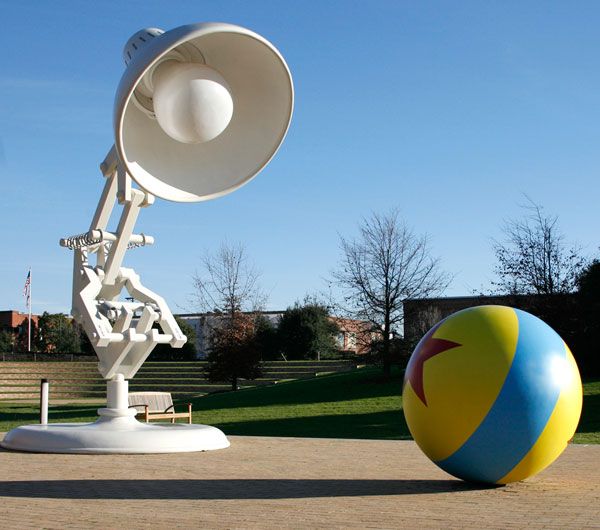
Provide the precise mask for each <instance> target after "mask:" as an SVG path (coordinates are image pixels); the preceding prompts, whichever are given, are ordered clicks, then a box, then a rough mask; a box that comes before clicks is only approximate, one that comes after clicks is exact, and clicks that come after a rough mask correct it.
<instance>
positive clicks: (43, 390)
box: [40, 379, 50, 425]
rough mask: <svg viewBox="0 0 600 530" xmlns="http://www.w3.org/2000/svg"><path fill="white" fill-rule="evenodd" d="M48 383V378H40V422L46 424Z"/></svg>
mask: <svg viewBox="0 0 600 530" xmlns="http://www.w3.org/2000/svg"><path fill="white" fill-rule="evenodd" d="M49 387H50V384H49V383H48V379H42V381H41V385H40V423H41V424H42V425H47V424H48V394H49Z"/></svg>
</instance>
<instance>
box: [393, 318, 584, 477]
mask: <svg viewBox="0 0 600 530" xmlns="http://www.w3.org/2000/svg"><path fill="white" fill-rule="evenodd" d="M402 396H403V407H404V415H405V417H406V422H407V424H408V428H409V429H410V432H411V434H412V435H413V438H414V439H415V441H416V442H417V444H418V445H419V447H420V448H421V449H422V450H423V452H424V453H425V454H426V455H427V456H428V457H429V458H430V459H431V460H432V461H433V462H434V463H436V464H437V465H438V466H439V467H441V468H442V469H443V470H444V471H446V472H448V473H450V474H452V475H454V476H456V477H459V478H461V479H464V480H469V481H474V482H486V483H494V484H506V483H509V482H515V481H518V480H523V479H525V478H527V477H530V476H532V475H534V474H536V473H539V472H540V471H541V470H542V469H544V468H545V467H546V466H548V465H550V464H551V463H552V462H553V461H554V460H555V459H556V458H557V457H558V456H559V455H560V454H561V453H562V451H563V450H564V449H565V447H566V446H567V443H568V442H569V440H570V439H571V438H572V437H573V434H574V433H575V429H576V428H577V423H578V422H579V416H580V415H581V404H582V388H581V378H580V376H579V370H578V369H577V365H576V363H575V359H573V355H572V354H571V352H570V350H569V348H568V347H567V345H566V344H565V343H564V341H563V340H562V339H561V338H560V337H559V336H558V334H557V333H556V332H555V331H554V330H553V329H552V328H550V326H548V325H547V324H545V323H544V322H543V321H541V320H540V319H539V318H537V317H534V316H533V315H530V314H529V313H526V312H525V311H520V310H519V309H513V308H510V307H504V306H480V307H473V308H470V309H465V310H463V311H459V312H458V313H454V314H453V315H451V316H449V317H448V318H446V319H444V320H442V321H441V322H440V323H438V324H437V325H435V326H434V327H433V328H432V329H430V330H429V332H428V333H427V334H426V335H425V336H424V337H423V338H422V339H421V341H420V342H419V344H418V345H417V347H416V348H415V351H414V352H413V354H412V356H411V358H410V361H409V363H408V366H407V368H406V373H405V377H404V389H403V393H402Z"/></svg>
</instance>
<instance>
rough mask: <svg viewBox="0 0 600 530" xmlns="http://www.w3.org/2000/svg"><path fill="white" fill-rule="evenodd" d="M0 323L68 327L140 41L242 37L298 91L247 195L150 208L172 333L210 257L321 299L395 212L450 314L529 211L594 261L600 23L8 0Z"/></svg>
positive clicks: (500, 14)
mask: <svg viewBox="0 0 600 530" xmlns="http://www.w3.org/2000/svg"><path fill="white" fill-rule="evenodd" d="M0 18H1V19H2V21H3V31H2V33H1V34H0V44H1V47H2V50H3V54H2V57H1V59H0V61H1V62H0V65H1V68H0V179H1V183H2V192H1V193H0V212H1V213H0V241H1V242H2V247H1V248H2V250H1V251H0V309H9V308H14V309H19V310H25V304H24V299H23V297H22V287H23V283H24V281H25V276H26V273H27V269H28V267H29V266H30V265H31V266H32V267H33V310H34V312H41V311H44V310H47V311H51V312H55V311H63V312H68V311H69V309H70V297H71V275H72V260H71V255H70V252H69V251H67V250H66V249H63V248H61V247H59V246H58V240H59V239H60V238H61V237H65V236H67V235H71V234H75V233H79V232H82V231H85V230H86V229H87V227H88V225H89V222H90V219H91V216H92V214H93V212H94V209H95V207H96V204H97V201H98V198H99V195H100V191H101V189H102V178H101V176H100V173H99V171H98V164H99V163H100V162H101V161H102V159H103V158H104V155H105V154H106V152H107V151H108V149H109V148H110V146H111V145H112V143H113V139H112V127H111V120H112V103H113V95H114V91H115V88H116V86H117V84H118V81H119V79H120V77H121V75H122V73H123V70H124V64H123V61H122V58H121V50H122V47H123V45H124V43H125V41H126V40H127V38H128V37H129V36H130V35H131V34H132V33H134V32H135V31H137V30H138V29H141V28H143V27H148V26H156V27H161V28H163V29H171V28H173V27H176V26H179V25H182V24H187V23H191V22H202V21H224V22H231V23H234V24H239V25H242V26H246V27H249V28H250V29H252V30H254V31H256V32H258V33H260V34H262V35H264V36H265V37H266V38H267V39H269V40H270V41H271V42H273V43H274V44H275V46H277V47H278V48H279V50H280V51H281V52H282V54H283V55H284V57H285V58H286V60H287V62H288V65H289V66H290V69H291V71H292V75H293V77H294V83H295V88H296V108H295V114H294V119H293V122H292V125H291V128H290V131H289V133H288V136H287V139H286V141H285V143H284V145H283V146H282V148H281V149H280V151H279V153H278V155H277V156H276V158H275V159H274V160H273V161H272V162H271V164H270V165H269V166H268V167H267V168H266V169H265V170H264V171H263V172H262V173H261V174H260V175H259V176H258V177H257V178H256V179H254V180H253V181H251V182H250V183H249V184H248V185H247V186H244V187H243V188H241V189H240V190H238V191H236V192H235V193H233V194H230V195H228V196H226V197H224V198H220V199H217V200H214V201H210V202H206V203H196V204H193V203H192V204H182V203H170V202H167V201H162V200H157V202H156V203H155V204H154V206H152V208H149V209H147V210H144V211H143V212H142V215H141V216H140V219H139V221H138V225H137V231H141V232H144V233H147V234H151V235H153V236H154V237H155V238H156V244H155V245H154V246H153V247H147V248H143V249H139V250H135V251H132V252H130V253H128V256H127V258H126V265H127V266H132V267H134V268H135V269H136V270H137V272H138V273H139V274H140V275H141V278H142V281H143V282H144V283H145V284H146V285H148V287H150V288H152V289H153V290H155V291H157V292H158V293H160V294H161V295H163V296H164V297H165V298H166V299H167V300H168V301H169V302H170V304H171V307H172V309H173V310H174V311H175V312H180V311H184V310H186V311H187V310H193V309H194V308H193V307H191V306H190V305H189V303H188V300H189V294H190V293H191V291H192V282H191V276H192V274H193V273H194V270H195V269H196V268H198V267H199V265H200V257H201V256H202V254H203V253H204V252H205V251H206V250H208V251H210V250H214V249H216V248H217V247H218V246H219V244H220V242H221V241H223V240H225V239H228V240H230V241H241V242H243V243H244V244H245V245H246V247H247V250H248V253H249V255H250V256H251V257H252V259H253V260H254V262H255V263H256V265H257V267H258V268H259V269H261V270H262V273H263V274H262V285H263V287H264V288H265V289H266V290H267V291H268V292H270V293H271V296H270V303H269V307H270V308H272V309H279V308H284V307H286V306H287V305H290V304H292V303H293V302H294V301H295V300H297V299H301V298H303V297H304V295H305V294H306V293H309V292H315V291H318V290H320V289H322V288H324V282H323V278H324V277H326V276H327V275H328V273H329V272H330V271H331V269H332V268H333V267H335V265H336V262H337V260H338V258H339V247H338V240H339V236H338V234H343V235H346V236H351V235H352V234H353V233H355V230H356V225H357V223H358V221H359V220H360V218H361V217H362V216H365V215H368V214H369V212H371V211H379V212H382V211H386V210H389V209H390V208H395V207H397V208H399V210H400V212H401V214H402V216H403V217H404V219H405V220H406V222H407V223H408V224H409V225H410V226H412V227H413V228H414V229H415V230H416V231H417V232H419V233H427V234H429V236H430V239H431V247H432V250H433V252H434V254H436V255H438V256H440V258H441V261H442V265H443V268H444V269H445V270H447V271H448V272H450V273H452V274H454V275H455V279H454V282H453V284H452V285H451V287H450V288H449V289H448V291H447V294H449V295H466V294H470V293H471V292H472V291H473V290H474V289H481V288H483V289H485V288H487V287H489V282H490V280H491V279H492V277H493V275H492V269H493V265H494V256H493V253H492V251H491V238H493V237H496V238H498V237H500V236H501V233H500V226H501V224H502V220H503V219H507V218H512V217H515V216H518V215H520V214H521V212H520V210H519V207H518V204H519V203H522V202H523V194H528V195H529V196H531V197H532V198H533V199H534V200H535V201H537V202H538V203H540V204H542V205H543V206H544V207H545V209H546V210H547V211H548V212H550V213H556V214H558V215H559V217H560V225H561V228H562V229H563V231H564V232H565V234H566V235H567V237H568V238H569V239H570V240H574V241H577V242H579V243H580V244H581V245H583V247H584V248H585V250H586V252H587V253H588V254H590V255H598V244H599V235H598V233H599V232H598V226H599V221H600V208H598V201H599V193H598V192H599V191H600V190H599V188H600V186H599V183H598V173H599V171H598V168H599V167H600V152H599V149H598V144H599V140H600V134H599V129H600V127H599V123H600V68H599V67H598V66H599V57H600V33H598V26H599V24H600V3H597V2H584V1H581V2H577V3H572V2H552V1H545V2H522V1H518V2H510V1H509V2H507V1H502V2H491V1H490V2H480V1H476V2H460V1H457V2H442V1H440V2H416V1H414V2H402V1H373V2H364V1H362V2H355V1H304V2H291V1H290V2H282V1H279V2H267V1H264V2H261V1H250V0H247V1H239V2H234V1H225V0H222V1H204V2H200V1H196V2H192V1H188V2H181V1H179V2H177V1H171V2H166V1H165V2H157V1H148V0H145V1H130V2H116V1H115V2H110V1H104V2H86V3H84V2H68V1H60V0H57V1H53V2H43V1H30V2H4V1H0Z"/></svg>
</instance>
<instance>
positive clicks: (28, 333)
mask: <svg viewBox="0 0 600 530" xmlns="http://www.w3.org/2000/svg"><path fill="white" fill-rule="evenodd" d="M27 299H28V301H29V322H28V331H27V353H31V267H29V296H28V297H27Z"/></svg>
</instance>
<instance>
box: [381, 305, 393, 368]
mask: <svg viewBox="0 0 600 530" xmlns="http://www.w3.org/2000/svg"><path fill="white" fill-rule="evenodd" d="M382 357H383V375H384V376H385V377H386V378H390V377H391V375H392V359H391V355H390V322H389V317H388V316H387V315H386V318H385V322H384V325H383V355H382Z"/></svg>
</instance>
